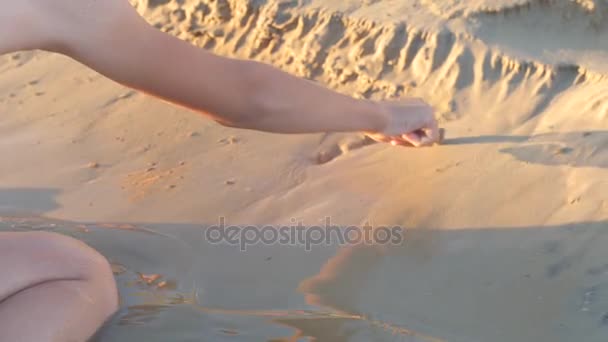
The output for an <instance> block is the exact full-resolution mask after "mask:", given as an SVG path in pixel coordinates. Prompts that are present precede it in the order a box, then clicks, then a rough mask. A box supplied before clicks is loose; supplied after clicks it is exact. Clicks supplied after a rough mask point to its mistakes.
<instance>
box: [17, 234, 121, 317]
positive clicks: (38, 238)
mask: <svg viewBox="0 0 608 342" xmlns="http://www.w3.org/2000/svg"><path fill="white" fill-rule="evenodd" d="M22 238H23V239H24V240H26V241H27V245H28V248H26V250H29V248H30V247H31V248H33V249H35V252H34V254H35V258H47V260H48V261H49V262H50V263H53V265H54V267H53V268H54V269H55V272H54V273H55V274H49V275H48V276H49V279H42V281H43V282H44V281H55V280H74V281H78V282H82V283H83V286H86V287H87V288H90V289H91V292H92V293H93V294H94V296H95V298H94V299H95V300H94V301H93V303H94V305H95V307H94V308H92V309H94V310H99V312H100V315H103V316H105V317H107V316H110V315H111V314H112V313H113V312H114V311H116V310H117V308H118V293H117V289H116V283H115V279H114V275H113V273H112V269H111V266H110V264H109V262H108V260H107V259H106V258H105V257H103V256H102V255H101V254H100V253H99V252H97V251H96V250H94V249H93V248H91V247H89V246H88V245H87V244H85V243H84V242H82V241H79V240H76V239H74V238H71V237H68V236H65V235H62V234H57V233H49V232H28V233H23V236H22Z"/></svg>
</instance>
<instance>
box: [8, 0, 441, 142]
mask: <svg viewBox="0 0 608 342" xmlns="http://www.w3.org/2000/svg"><path fill="white" fill-rule="evenodd" d="M2 1H5V2H6V4H5V5H6V6H4V7H3V12H2V13H0V14H1V15H0V19H3V18H4V19H5V20H0V38H3V36H2V35H1V33H2V32H11V33H13V32H14V34H11V35H9V36H8V37H4V39H3V40H2V39H0V54H1V53H5V52H9V51H15V50H22V49H44V50H49V51H54V52H58V53H62V54H64V55H67V56H70V57H72V58H73V59H75V60H77V61H79V62H81V63H83V64H85V65H87V66H89V67H90V68H92V69H94V70H96V71H97V72H99V73H101V74H103V75H105V76H107V77H108V78H110V79H113V80H115V81H116V82H119V83H121V84H123V85H125V86H127V87H131V88H134V89H137V90H139V91H142V92H145V93H147V94H150V95H152V96H155V97H158V98H161V99H164V100H165V101H168V102H171V103H173V104H176V105H179V106H183V107H187V108H189V109H192V110H194V111H196V112H199V113H204V114H206V115H209V116H211V117H212V118H213V119H215V120H216V121H218V122H220V123H222V124H224V125H227V126H233V127H238V128H247V129H255V130H260V131H267V132H275V133H316V132H337V131H361V132H365V133H368V135H369V136H370V137H372V138H373V139H375V140H378V141H385V142H389V141H390V142H392V143H394V144H406V143H410V144H413V145H415V146H421V145H430V144H432V143H434V142H436V141H437V140H438V138H439V134H438V129H437V122H436V121H435V117H434V113H433V109H432V108H431V107H430V106H429V105H427V104H426V103H424V102H423V101H421V100H419V99H412V98H410V99H405V100H404V101H402V102H400V103H384V102H372V101H365V100H357V99H354V98H351V97H348V96H345V95H342V94H339V93H337V92H333V91H331V90H329V89H326V88H324V87H322V86H321V85H318V84H316V83H313V82H310V81H307V80H304V79H301V78H297V77H294V76H292V75H289V74H287V73H284V72H282V71H280V70H279V69H276V68H274V67H272V66H269V65H266V64H262V63H258V62H253V61H243V60H237V59H230V58H226V57H220V56H216V55H214V54H212V53H210V52H207V51H205V50H203V49H200V48H197V47H195V46H193V45H191V44H189V43H187V42H185V41H182V40H180V39H178V38H176V37H173V36H170V35H168V34H166V33H163V32H161V31H159V30H157V29H155V28H154V27H152V26H150V25H149V24H148V23H147V22H146V21H145V20H144V19H143V18H141V17H140V16H139V14H138V13H137V12H136V11H135V9H134V8H133V7H132V6H131V5H130V4H129V2H128V1H127V0H103V1H96V0H79V1H74V0H28V1H9V0H0V3H1V2H2ZM5 7H6V8H5ZM16 27H19V28H20V29H19V30H15V28H16Z"/></svg>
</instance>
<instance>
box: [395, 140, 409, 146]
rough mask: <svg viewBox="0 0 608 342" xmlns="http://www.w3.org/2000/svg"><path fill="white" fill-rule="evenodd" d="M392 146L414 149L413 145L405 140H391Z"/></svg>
mask: <svg viewBox="0 0 608 342" xmlns="http://www.w3.org/2000/svg"><path fill="white" fill-rule="evenodd" d="M391 145H393V146H407V147H412V144H410V143H409V142H408V141H405V140H403V139H393V140H391Z"/></svg>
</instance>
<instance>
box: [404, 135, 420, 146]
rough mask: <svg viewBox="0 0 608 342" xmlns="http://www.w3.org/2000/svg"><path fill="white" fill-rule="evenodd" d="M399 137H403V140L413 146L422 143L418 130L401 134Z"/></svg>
mask: <svg viewBox="0 0 608 342" xmlns="http://www.w3.org/2000/svg"><path fill="white" fill-rule="evenodd" d="M401 137H402V138H403V140H405V141H406V142H408V143H410V144H411V145H412V146H414V147H419V146H420V145H421V143H422V142H421V138H420V134H419V133H418V132H410V133H406V134H403V135H402V136H401Z"/></svg>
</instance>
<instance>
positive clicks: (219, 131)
mask: <svg viewBox="0 0 608 342" xmlns="http://www.w3.org/2000/svg"><path fill="white" fill-rule="evenodd" d="M132 3H133V4H134V5H135V6H136V7H137V8H138V10H139V11H140V13H142V14H143V15H144V16H145V17H146V18H147V20H148V21H149V22H150V23H151V24H153V25H155V26H156V27H158V28H159V29H162V30H164V31H166V32H169V33H171V34H174V35H176V36H178V37H180V38H182V39H186V40H189V41H191V42H192V43H193V44H196V45H198V46H200V47H202V48H206V49H210V50H212V51H215V52H217V53H219V54H222V55H226V56H232V57H237V58H251V59H256V60H259V61H263V62H266V63H271V64H273V65H276V66H277V67H279V68H281V69H283V70H285V71H287V72H290V73H293V74H295V75H299V76H302V77H307V78H311V79H314V80H317V81H319V82H322V83H323V84H326V85H327V86H328V87H331V88H332V89H335V90H337V91H340V92H343V93H347V94H352V95H353V96H359V97H366V98H372V99H399V98H400V97H403V96H422V97H424V98H425V99H426V100H428V101H429V102H430V103H431V104H433V105H434V106H435V107H436V108H437V110H438V115H439V118H440V120H441V124H442V126H444V127H446V129H447V132H448V136H447V138H448V139H447V142H446V144H445V145H443V146H439V147H434V148H430V149H420V150H413V149H406V148H404V149H395V148H392V147H390V146H385V145H381V144H371V145H370V144H367V143H365V141H364V139H363V138H362V137H361V136H360V135H358V134H319V135H300V136H281V135H272V134H264V133H258V132H251V131H239V130H233V129H229V128H224V127H220V126H218V125H217V124H215V123H213V122H210V121H207V120H205V119H204V118H201V117H198V116H196V115H192V113H188V112H186V111H183V110H181V109H178V108H174V107H171V106H169V105H167V104H165V103H161V102H158V101H155V100H153V99H150V98H148V97H146V96H143V95H141V94H138V93H136V92H133V91H130V90H128V89H124V88H122V87H120V86H117V85H116V84H114V83H112V82H110V81H108V80H106V79H104V78H102V77H101V76H99V75H97V74H96V73H94V72H92V71H90V70H87V69H85V68H83V67H82V66H80V65H78V64H76V63H74V62H73V61H71V60H69V59H67V58H64V57H60V56H56V55H49V54H42V53H33V52H22V53H17V54H13V55H10V56H5V57H2V58H0V75H1V76H0V114H1V115H0V155H1V156H2V157H3V159H2V162H1V163H0V212H3V213H10V214H15V213H27V214H31V213H34V214H37V215H45V216H50V217H53V218H58V219H67V220H70V221H78V222H119V223H135V224H137V225H138V226H140V225H143V226H146V225H152V226H153V227H154V231H162V232H163V234H164V235H161V236H160V237H157V239H158V241H157V242H155V243H157V244H158V245H159V246H160V245H163V246H165V247H164V248H167V250H166V251H165V250H164V249H163V251H165V252H160V250H161V249H162V248H161V247H158V248H159V249H157V251H158V253H161V254H163V255H162V256H159V255H158V254H156V253H155V252H154V251H153V249H152V248H143V247H138V248H139V249H136V250H137V252H134V251H133V250H130V249H129V248H127V247H126V245H124V246H123V245H119V246H113V243H112V241H116V240H117V239H120V236H121V235H122V234H126V233H124V232H123V231H121V230H111V231H105V230H104V229H103V227H97V228H94V229H93V228H92V232H91V233H82V232H79V233H78V234H80V235H79V236H80V237H82V238H84V239H86V240H87V241H88V242H90V243H91V244H93V245H94V246H95V247H97V248H100V249H102V250H103V251H104V252H105V254H106V255H109V256H110V257H114V259H116V260H118V261H120V262H121V263H122V264H126V265H127V266H128V269H129V270H130V271H131V272H136V271H141V272H159V273H163V272H164V273H171V272H172V268H174V267H175V265H190V266H187V267H186V266H184V267H185V270H175V272H174V273H175V274H174V278H175V279H177V280H178V283H179V284H180V286H181V287H180V291H183V292H188V291H194V290H195V289H196V288H199V287H200V288H206V291H207V293H208V296H209V297H206V298H214V300H210V299H206V300H203V302H204V303H203V304H206V305H207V306H211V307H213V308H217V309H230V310H237V311H238V310H278V311H279V312H282V313H285V312H286V311H287V312H289V313H290V314H293V310H299V309H306V310H313V311H314V312H316V313H317V314H318V316H315V319H316V320H317V321H316V322H317V324H312V325H311V324H309V323H306V322H308V321H301V320H300V318H301V316H298V315H296V316H297V317H296V318H294V319H293V320H292V321H290V322H289V323H288V324H287V325H286V326H287V327H288V328H287V329H288V331H291V330H289V329H292V327H297V328H299V329H300V330H301V331H304V332H305V333H306V334H309V335H313V336H318V337H319V336H321V337H320V338H321V339H320V340H323V337H324V338H325V340H328V341H334V340H339V337H337V336H329V335H324V334H327V333H328V331H329V330H332V329H318V327H319V326H325V325H323V324H327V325H328V326H330V327H334V328H336V327H343V325H344V326H350V325H351V324H354V325H355V326H356V328H353V329H354V330H356V331H358V334H359V335H357V336H355V337H351V339H350V340H369V338H368V337H365V336H367V335H366V334H371V335H372V336H374V340H376V339H378V340H382V339H389V337H387V336H390V334H389V335H386V334H387V332H389V331H390V330H391V328H390V327H391V326H393V327H400V328H403V329H406V330H407V329H413V330H415V331H416V332H417V333H419V334H420V336H418V338H422V339H423V340H425V338H426V337H429V336H433V338H438V339H445V340H449V341H489V340H491V341H574V340H576V341H603V340H605V336H606V334H607V332H606V330H605V329H606V327H605V323H606V322H605V321H606V320H605V313H606V312H608V306H606V305H605V300H604V299H603V295H602V293H603V292H604V291H606V290H607V289H608V288H607V287H606V281H608V276H607V273H606V272H605V267H604V266H603V265H604V263H605V262H604V261H603V260H605V258H606V257H607V256H608V255H607V254H606V252H604V250H605V248H603V247H602V245H603V244H602V241H603V239H604V238H605V232H604V230H605V229H604V228H606V219H607V218H608V196H606V194H607V193H608V178H607V176H608V174H607V168H608V130H607V127H608V95H607V93H606V89H608V87H607V86H608V81H607V77H606V76H607V75H608V70H607V69H606V65H608V64H607V62H608V56H607V55H606V53H608V45H607V43H606V39H605V36H606V34H607V33H608V26H607V25H608V21H607V19H605V18H604V17H605V15H606V13H607V12H606V10H607V9H608V7H607V6H608V5H607V4H606V3H605V2H603V1H566V0H563V1H557V0H555V1H549V0H546V1H540V0H536V1H533V0H530V1H524V0H521V1H497V0H496V1H490V0H486V1H481V0H480V1H466V2H465V1H444V2H441V3H438V2H436V1H426V0H418V1H416V0H407V1H406V0H403V1H396V0H383V1H371V0H370V1H366V2H365V4H364V5H362V4H361V3H362V2H361V1H334V2H327V1H314V0H309V1H305V0H301V1H276V0H268V1H262V0H256V1H244V0H215V1H192V0H184V1H152V0H150V1H143V0H142V1H135V0H133V1H132ZM159 53H170V52H159ZM220 216H223V217H226V218H227V219H228V221H229V222H230V223H235V224H236V223H239V224H266V223H289V222H290V220H291V219H292V218H297V219H301V220H304V223H305V224H307V225H313V224H317V223H319V222H324V219H325V218H326V217H328V216H329V217H331V219H332V222H333V223H335V224H339V225H351V224H364V223H366V222H372V223H373V224H376V225H379V224H391V225H402V226H404V227H407V228H408V229H415V230H412V234H411V237H410V239H408V242H407V243H406V244H405V245H404V246H400V247H395V248H391V249H389V250H386V249H384V248H377V247H361V248H344V249H338V248H337V247H336V246H329V247H327V248H321V249H320V250H319V251H317V252H318V253H306V252H304V251H302V250H299V249H296V250H295V251H294V250H293V249H289V248H284V247H280V246H266V247H263V246H258V247H257V248H258V249H257V252H251V253H254V254H243V253H240V252H238V251H235V250H234V249H230V248H226V249H221V248H219V249H210V248H208V247H203V246H204V242H200V243H198V244H197V243H193V242H192V241H194V240H195V239H196V238H194V236H197V232H198V230H199V229H200V227H199V226H197V225H199V224H206V225H208V224H215V223H216V222H217V220H218V218H219V217H220ZM9 221H10V222H13V221H14V219H11V220H9ZM60 225H66V224H65V223H61V224H60ZM9 226H10V225H9ZM9 226H5V227H4V229H11V228H10V227H9ZM26 226H27V225H26ZM13 229H14V228H13ZM65 229H67V230H69V231H78V230H77V229H76V228H69V229H68V228H65ZM180 234H181V235H180ZM167 235H168V236H173V238H170V237H167ZM137 236H139V235H138V234H135V235H134V237H132V238H131V237H130V238H128V239H127V240H128V241H132V243H133V245H137V244H138V242H139V243H142V244H143V243H144V241H145V240H146V239H145V238H143V237H140V238H138V237H137ZM198 236H199V238H200V235H198ZM129 239H133V240H129ZM193 239H194V240H193ZM162 241H164V242H162ZM180 241H181V242H180ZM183 241H191V243H192V244H193V245H192V246H193V247H192V248H191V249H186V250H190V251H191V252H189V253H192V254H188V253H186V254H184V255H181V254H179V255H180V256H171V253H172V252H168V251H169V250H175V251H177V250H181V251H183V250H182V249H181V248H182V247H183ZM152 245H154V246H156V245H155V244H152ZM169 246H173V247H169ZM179 246H182V247H179ZM133 253H135V254H133ZM184 253H185V252H184ZM247 253H250V252H247ZM255 253H258V254H255ZM136 255H139V256H140V258H141V260H143V261H141V260H140V259H138V257H136ZM268 255H272V256H273V257H274V258H275V259H276V258H281V259H282V260H285V264H284V265H285V266H279V265H274V268H272V270H274V271H273V272H272V273H265V272H268V270H265V269H264V266H261V265H260V264H256V261H255V260H258V259H256V258H258V257H259V258H260V259H259V260H260V262H261V260H265V258H266V257H267V256H268ZM208 258H214V260H218V261H217V262H214V263H213V264H212V265H211V264H205V262H203V261H201V260H206V259H208ZM248 258H252V261H251V264H250V263H247V262H245V259H248ZM163 260H165V262H164V263H163ZM200 263H202V264H200ZM262 264H263V263H262ZM287 264H290V265H291V266H287ZM192 265H194V266H192ZM146 268H148V269H152V270H148V271H144V269H146ZM193 269H194V270H198V272H200V273H197V275H196V276H193V277H194V278H195V279H197V280H196V281H195V282H194V283H193V282H192V281H190V280H192V279H190V278H188V275H189V274H191V273H188V272H193V271H192V270H193ZM133 274H134V273H133ZM133 276H134V277H135V275H133ZM197 277H198V278H197ZM180 279H181V280H182V281H180ZM185 279H188V280H185ZM211 279H212V280H211ZM256 282H257V283H256ZM201 284H205V285H201ZM226 284H233V285H226ZM355 284H356V286H355ZM259 289H266V290H268V291H269V292H264V293H267V295H263V296H262V297H260V298H261V299H259V300H255V299H253V298H254V296H252V295H251V291H254V292H255V291H257V290H259ZM588 293H592V294H588ZM237 294H240V295H237ZM127 298H131V297H129V296H127ZM131 299H132V298H131ZM288 303H289V304H288ZM167 310H169V311H171V310H181V309H175V308H173V307H170V308H168V309H167ZM186 310H190V309H186ZM327 310H329V311H330V312H341V314H343V315H346V316H343V317H342V316H341V317H342V318H341V319H344V320H346V321H348V323H344V322H342V321H340V323H337V322H338V321H336V320H334V319H335V318H331V319H330V318H327V317H325V316H323V315H322V314H321V313H322V312H325V311H327ZM171 312H172V311H171ZM188 312H189V311H188ZM273 312H274V311H273ZM258 314H259V312H257V311H256V313H254V314H253V316H254V317H258V318H259V317H264V315H263V314H260V315H258ZM176 315H177V316H175V315H172V314H167V317H168V318H166V319H168V321H164V322H171V323H167V324H169V325H172V324H176V323H175V322H174V321H173V320H176V321H179V319H177V317H181V318H184V319H185V318H186V317H190V318H191V317H192V316H191V315H190V314H183V313H179V314H176ZM182 315H183V316H182ZM348 315H354V316H356V317H364V318H365V319H363V321H357V320H356V319H354V318H353V317H350V316H348ZM220 316H221V315H220ZM220 316H213V315H212V317H215V318H217V319H219V318H218V317H220ZM221 317H224V316H221ZM230 317H232V316H230ZM349 317H350V318H349ZM221 319H223V318H221ZM353 319H354V321H353ZM212 320H213V319H212ZM227 321H228V322H233V323H234V325H235V326H236V327H235V329H236V330H239V329H241V328H242V329H241V330H239V331H240V332H241V333H242V334H244V336H247V334H246V332H251V331H253V330H255V329H254V328H251V329H250V327H251V326H253V327H257V328H258V329H261V331H273V332H272V333H269V334H270V335H272V336H270V335H264V338H265V339H270V338H272V337H274V338H276V336H283V335H282V334H283V330H280V329H282V328H278V325H272V327H273V328H269V327H268V326H265V325H262V324H261V323H255V322H254V320H253V318H251V319H244V320H237V319H235V318H227ZM288 321H289V319H288ZM353 322H354V323H353ZM362 322H363V323H362ZM370 322H380V323H378V324H375V323H374V324H375V325H374V324H372V323H370ZM389 323H390V324H389ZM210 324H211V326H212V327H213V326H216V325H214V324H216V323H210ZM217 324H219V323H217ZM222 324H223V323H222ZM383 324H387V326H383ZM186 325H187V324H186ZM220 325H221V324H220ZM250 325H251V326H250ZM378 326H383V327H381V328H380V330H379V331H380V332H378V331H376V330H375V329H376V328H374V327H378ZM188 327H189V328H192V326H188ZM274 328H276V329H279V330H280V331H281V332H278V331H277V332H276V334H275V333H274V330H272V329H274ZM184 329H186V330H187V328H184ZM264 329H271V330H264ZM311 329H312V330H311ZM315 329H318V330H319V331H317V330H315ZM340 329H347V328H340ZM347 330H348V329H347ZM117 331H119V330H117ZM188 331H190V330H188ZM255 331H257V330H255ZM116 333H119V332H116ZM123 333H126V332H123ZM192 333H193V334H195V335H196V333H197V332H196V331H192ZM135 334H137V333H135ZM252 334H253V333H252ZM406 335H407V334H406ZM125 336H126V335H125ZM251 336H258V337H260V336H259V335H255V334H253V335H250V337H251ZM340 336H342V337H340V338H344V340H348V339H347V338H345V337H344V336H345V334H342V335H340ZM425 336H426V337H425Z"/></svg>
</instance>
